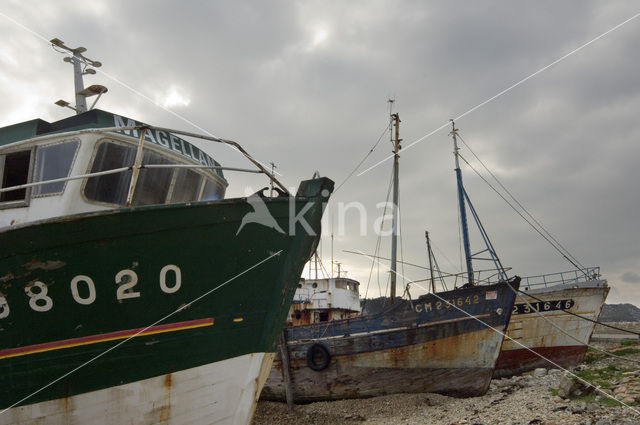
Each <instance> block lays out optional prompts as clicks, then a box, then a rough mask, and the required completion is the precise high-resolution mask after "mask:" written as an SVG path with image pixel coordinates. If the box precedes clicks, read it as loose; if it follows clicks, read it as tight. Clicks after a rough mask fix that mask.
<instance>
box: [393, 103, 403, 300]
mask: <svg viewBox="0 0 640 425" xmlns="http://www.w3.org/2000/svg"><path fill="white" fill-rule="evenodd" d="M391 124H392V125H393V126H394V127H395V141H394V144H393V153H394V155H393V221H392V223H393V224H392V228H391V291H390V292H391V293H390V295H391V304H393V302H394V298H395V297H396V278H397V271H396V263H397V251H398V169H399V165H398V159H399V158H400V155H398V152H400V149H401V147H400V142H401V141H402V139H400V115H398V114H391Z"/></svg>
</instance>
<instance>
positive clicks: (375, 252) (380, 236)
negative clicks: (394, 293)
mask: <svg viewBox="0 0 640 425" xmlns="http://www.w3.org/2000/svg"><path fill="white" fill-rule="evenodd" d="M392 184H393V171H392V172H391V177H390V178H389V187H388V189H387V199H386V201H385V203H384V209H383V210H382V218H383V220H384V217H385V216H386V214H387V205H388V204H389V196H390V195H391V185H392ZM383 223H384V222H383V221H381V222H380V233H378V240H377V242H376V249H375V250H374V255H376V256H377V255H378V253H379V251H380V244H381V242H382V226H383ZM375 265H376V263H375V262H372V263H371V269H370V270H369V278H368V279H367V289H366V291H365V293H364V303H363V305H362V309H363V310H364V307H365V306H366V304H367V295H368V294H369V284H370V283H371V276H372V274H373V268H374V266H375ZM378 293H379V294H380V295H382V288H381V287H380V265H379V264H378Z"/></svg>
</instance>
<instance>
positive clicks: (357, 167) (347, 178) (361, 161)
mask: <svg viewBox="0 0 640 425" xmlns="http://www.w3.org/2000/svg"><path fill="white" fill-rule="evenodd" d="M388 130H389V127H385V128H384V131H383V132H382V134H381V135H380V137H378V141H377V142H376V143H375V144H374V145H373V147H372V148H371V149H370V150H369V152H368V153H367V154H366V155H365V156H364V158H362V160H360V162H359V163H358V165H356V167H355V168H354V169H353V170H352V171H351V172H350V173H349V175H348V176H347V177H345V179H344V180H343V181H342V183H340V184H339V185H338V187H336V188H335V190H334V191H333V194H334V195H335V193H336V192H337V191H338V190H339V189H340V188H341V187H342V186H343V185H344V184H345V183H346V182H347V180H349V179H350V178H351V177H353V175H354V174H355V172H356V171H358V169H359V168H360V167H361V166H362V164H363V163H364V162H365V161H366V160H367V158H369V155H371V154H372V153H373V151H374V150H375V149H376V147H378V144H379V143H380V141H381V140H382V137H383V136H384V135H385V134H386V133H387V131H388Z"/></svg>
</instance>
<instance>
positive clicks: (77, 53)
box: [50, 38, 107, 114]
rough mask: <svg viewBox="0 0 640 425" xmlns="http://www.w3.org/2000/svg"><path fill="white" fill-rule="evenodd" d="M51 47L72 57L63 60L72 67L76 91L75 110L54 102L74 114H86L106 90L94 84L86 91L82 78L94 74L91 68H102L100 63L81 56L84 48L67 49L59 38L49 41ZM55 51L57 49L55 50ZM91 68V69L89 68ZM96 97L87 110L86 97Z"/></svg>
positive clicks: (60, 101) (65, 103)
mask: <svg viewBox="0 0 640 425" xmlns="http://www.w3.org/2000/svg"><path fill="white" fill-rule="evenodd" d="M50 43H51V45H52V46H53V47H54V48H56V47H57V48H58V49H62V50H58V51H59V52H60V53H65V54H66V52H69V53H71V54H72V56H65V58H64V59H63V60H64V61H65V62H67V63H70V64H72V65H73V82H74V85H75V91H76V106H75V108H74V107H73V106H71V104H70V103H69V102H67V101H65V100H62V99H60V100H58V101H57V102H55V104H56V105H58V106H62V107H66V108H69V109H73V110H74V111H76V114H82V113H84V112H87V110H91V109H93V107H94V106H96V103H98V100H99V99H100V96H102V95H103V94H104V93H106V92H107V88H106V87H105V86H101V85H99V84H94V85H91V86H89V87H87V88H86V89H85V88H84V81H83V79H82V77H83V76H84V75H87V74H89V75H93V74H95V73H96V70H95V69H93V68H99V67H101V66H102V63H100V62H98V61H94V60H91V59H89V58H87V57H86V56H84V55H83V53H84V52H86V51H87V49H86V48H84V47H76V48H75V49H73V48H71V47H68V46H67V45H65V44H64V42H63V41H62V40H60V39H59V38H54V39H52V40H51V41H50ZM56 50H57V49H56ZM91 67H93V68H91ZM96 95H97V96H98V97H97V98H96V99H95V100H94V101H93V104H92V105H91V108H89V109H87V97H91V96H96Z"/></svg>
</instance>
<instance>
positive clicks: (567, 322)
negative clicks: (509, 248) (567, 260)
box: [493, 267, 609, 378]
mask: <svg viewBox="0 0 640 425" xmlns="http://www.w3.org/2000/svg"><path fill="white" fill-rule="evenodd" d="M523 282H524V284H523V285H522V286H521V290H520V291H518V297H517V298H516V304H515V305H514V306H513V312H512V315H511V321H510V322H509V327H508V328H507V336H508V338H505V340H504V342H503V343H502V349H501V350H500V356H499V357H498V361H497V362H496V368H495V370H494V372H493V376H494V377H495V378H503V377H508V376H512V375H519V374H521V373H523V372H527V371H530V370H533V369H536V368H539V367H545V368H558V367H562V368H570V367H574V366H577V365H579V364H580V363H582V360H583V359H584V356H585V355H586V353H587V345H588V344H589V340H590V339H591V335H592V334H593V330H594V328H595V325H596V321H597V320H598V317H599V316H600V312H601V311H602V306H603V305H604V302H605V300H606V298H607V294H608V293H609V286H608V285H607V281H606V280H605V279H602V277H601V276H600V268H599V267H590V268H586V269H584V270H573V271H569V272H563V273H553V274H546V275H540V276H531V277H527V278H524V279H523Z"/></svg>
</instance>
